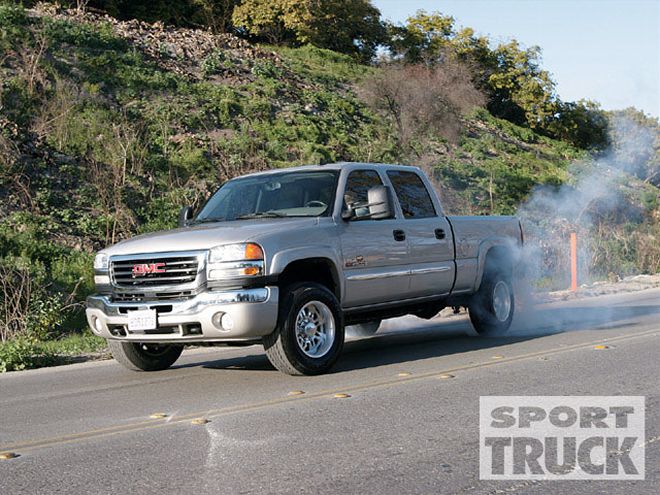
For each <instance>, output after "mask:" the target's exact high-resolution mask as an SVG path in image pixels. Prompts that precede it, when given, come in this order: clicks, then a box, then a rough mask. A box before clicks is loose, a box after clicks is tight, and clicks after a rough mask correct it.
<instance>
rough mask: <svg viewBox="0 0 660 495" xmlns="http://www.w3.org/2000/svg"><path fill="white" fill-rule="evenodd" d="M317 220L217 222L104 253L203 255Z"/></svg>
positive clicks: (128, 243) (124, 243) (135, 241)
mask: <svg viewBox="0 0 660 495" xmlns="http://www.w3.org/2000/svg"><path fill="white" fill-rule="evenodd" d="M318 222H319V219H318V218H275V219H253V220H238V221H233V222H216V223H208V224H202V225H196V226H193V227H186V228H182V229H174V230H162V231H160V232H152V233H150V234H143V235H139V236H136V237H132V238H131V239H127V240H125V241H121V242H119V243H117V244H115V245H114V246H111V247H108V248H106V249H104V250H103V251H102V252H103V253H106V254H108V255H111V256H112V255H126V254H142V253H163V252H169V251H200V250H205V249H210V248H212V247H215V246H218V245H220V244H231V243H238V242H247V241H255V242H258V241H259V239H260V238H262V237H265V236H268V235H269V234H273V233H278V234H279V235H281V234H282V232H283V231H284V230H288V229H299V228H304V227H312V226H313V225H315V224H318Z"/></svg>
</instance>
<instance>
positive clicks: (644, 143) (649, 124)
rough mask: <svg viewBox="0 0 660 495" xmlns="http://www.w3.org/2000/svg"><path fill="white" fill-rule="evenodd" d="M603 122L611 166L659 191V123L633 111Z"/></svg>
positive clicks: (616, 112) (628, 109) (610, 117)
mask: <svg viewBox="0 0 660 495" xmlns="http://www.w3.org/2000/svg"><path fill="white" fill-rule="evenodd" d="M607 118H608V124H609V131H610V136H611V139H612V143H611V144H612V151H613V153H612V159H613V161H614V164H615V166H617V167H619V168H622V169H624V170H626V171H627V172H629V173H631V174H634V175H636V176H637V177H639V178H640V179H642V180H643V181H645V182H648V183H651V184H653V185H655V186H656V187H660V120H658V119H657V118H655V117H651V116H648V115H646V114H645V113H644V112H642V111H641V110H638V109H636V108H633V107H630V108H626V109H625V110H617V111H614V112H609V113H608V115H607Z"/></svg>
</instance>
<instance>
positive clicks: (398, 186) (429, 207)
mask: <svg viewBox="0 0 660 495" xmlns="http://www.w3.org/2000/svg"><path fill="white" fill-rule="evenodd" d="M387 176H388V177H389V178H390V181H391V182H392V186H393V187H394V191H395V192H396V196H397V198H399V204H400V205H401V209H402V210H403V216H404V217H405V218H429V217H435V216H436V212H435V207H434V206H433V201H432V200H431V195H430V194H429V192H428V190H427V189H426V186H425V185H424V182H422V179H421V178H420V177H419V175H417V174H416V173H415V172H403V171H399V170H390V171H389V172H387Z"/></svg>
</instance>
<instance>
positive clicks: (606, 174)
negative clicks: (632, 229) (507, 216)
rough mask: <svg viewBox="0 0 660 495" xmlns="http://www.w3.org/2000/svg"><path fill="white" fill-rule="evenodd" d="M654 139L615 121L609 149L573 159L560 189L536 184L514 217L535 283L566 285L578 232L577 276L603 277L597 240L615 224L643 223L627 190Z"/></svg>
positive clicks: (633, 125) (636, 127)
mask: <svg viewBox="0 0 660 495" xmlns="http://www.w3.org/2000/svg"><path fill="white" fill-rule="evenodd" d="M654 138H655V137H654V135H653V133H652V132H651V131H650V130H649V129H647V128H644V127H642V126H640V125H638V124H636V123H635V122H632V121H630V120H629V119H617V120H615V121H614V123H613V125H612V130H611V142H612V146H611V147H610V149H609V150H608V151H607V152H605V153H603V154H602V155H600V156H598V157H594V158H592V159H590V160H584V161H580V162H576V163H573V164H572V165H571V166H570V167H569V170H568V172H569V175H570V176H571V177H572V180H570V181H569V182H568V183H567V184H564V185H561V186H558V187H557V186H539V187H537V188H536V189H535V190H534V191H533V192H532V194H531V196H530V197H529V199H528V200H527V201H526V202H525V203H524V204H523V205H521V207H520V208H519V210H518V212H517V216H518V217H520V218H521V220H522V222H523V228H524V231H525V238H526V243H527V247H526V248H525V252H524V253H523V256H524V259H525V261H526V262H527V267H528V270H529V277H530V279H531V280H532V281H533V282H534V283H535V285H537V286H538V285H539V283H541V282H543V281H544V280H547V281H552V280H554V281H556V283H559V284H562V283H563V284H564V285H566V282H567V274H568V273H569V272H568V268H567V267H568V262H569V259H568V253H569V252H568V239H569V236H570V233H571V232H576V233H577V234H578V240H579V242H578V245H579V253H578V259H579V264H578V267H579V275H580V279H581V280H583V281H585V280H588V279H590V278H591V277H594V276H598V275H601V276H603V275H607V272H605V273H603V271H604V268H605V267H604V266H599V264H598V262H599V258H598V257H597V250H598V247H599V246H598V244H599V243H600V242H602V241H604V240H609V239H606V238H605V237H606V236H607V233H608V232H610V231H611V229H612V228H613V227H614V226H620V225H624V224H626V223H633V224H634V223H639V222H641V221H642V219H643V209H642V207H641V205H640V204H637V203H636V202H635V200H634V199H633V198H632V197H631V194H630V193H631V192H632V189H633V188H634V187H636V186H634V185H633V184H632V182H633V181H634V176H635V175H636V174H639V173H640V171H641V169H642V168H643V164H644V162H645V161H648V159H649V158H650V157H651V156H652V151H653V143H654ZM637 182H639V181H637ZM622 272H623V267H621V269H620V271H619V274H620V273H622Z"/></svg>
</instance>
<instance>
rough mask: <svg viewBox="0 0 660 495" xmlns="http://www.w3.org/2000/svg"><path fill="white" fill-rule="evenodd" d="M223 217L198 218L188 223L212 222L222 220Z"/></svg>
mask: <svg viewBox="0 0 660 495" xmlns="http://www.w3.org/2000/svg"><path fill="white" fill-rule="evenodd" d="M224 221H225V219H224V218H200V219H199V220H193V221H192V222H190V225H198V224H200V223H214V222H224Z"/></svg>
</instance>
